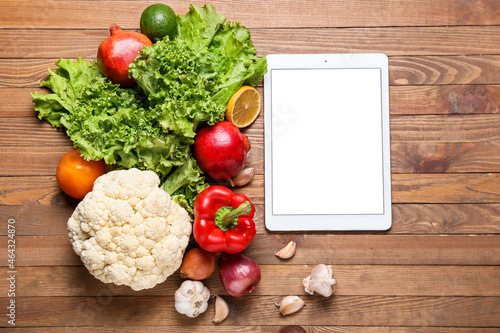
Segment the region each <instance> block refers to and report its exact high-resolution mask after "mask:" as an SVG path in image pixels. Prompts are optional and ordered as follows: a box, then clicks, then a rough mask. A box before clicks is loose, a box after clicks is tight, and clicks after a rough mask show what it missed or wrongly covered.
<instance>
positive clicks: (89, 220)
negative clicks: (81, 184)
mask: <svg viewBox="0 0 500 333" xmlns="http://www.w3.org/2000/svg"><path fill="white" fill-rule="evenodd" d="M159 184H160V179H159V178H158V176H157V175H156V173H154V172H152V171H140V170H138V169H130V170H117V171H111V172H109V173H107V174H105V175H103V176H101V177H99V178H98V179H97V180H96V181H95V183H94V189H93V190H92V192H90V193H89V194H88V195H87V196H86V197H85V198H84V199H83V200H82V201H81V202H80V203H79V204H78V206H77V207H76V209H75V211H74V212H73V215H72V216H71V217H70V218H69V220H68V232H69V239H70V242H71V244H72V246H73V249H74V251H75V253H76V254H78V255H79V256H80V258H81V259H82V261H83V263H84V264H85V267H87V269H88V270H89V272H90V273H91V274H93V275H94V276H95V277H96V278H97V279H99V280H101V281H103V282H105V283H115V284H117V285H127V286H130V287H131V288H132V289H133V290H142V289H147V288H153V287H154V286H156V285H157V284H159V283H162V282H164V281H165V280H166V279H167V277H168V276H170V275H172V273H174V272H175V271H176V270H177V269H178V268H179V267H180V265H181V262H182V257H183V255H184V251H185V250H186V247H187V245H188V242H189V236H190V235H191V231H192V227H191V221H190V218H189V214H188V213H187V211H186V210H185V209H184V208H182V207H181V206H179V205H178V204H177V203H175V202H174V201H172V200H171V198H170V196H169V195H168V193H166V192H165V191H163V190H162V189H160V188H159Z"/></svg>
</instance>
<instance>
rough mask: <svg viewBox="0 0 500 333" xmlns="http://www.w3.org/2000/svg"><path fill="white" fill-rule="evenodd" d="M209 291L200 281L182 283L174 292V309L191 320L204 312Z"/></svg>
mask: <svg viewBox="0 0 500 333" xmlns="http://www.w3.org/2000/svg"><path fill="white" fill-rule="evenodd" d="M209 298H210V290H208V288H207V287H205V286H204V285H203V283H201V282H200V281H191V280H186V281H184V282H183V283H182V284H181V286H180V287H179V289H177V291H176V292H175V309H176V310H177V312H179V313H181V314H185V315H186V316H188V317H190V318H193V317H196V316H198V315H199V314H200V313H203V312H205V310H206V309H207V307H208V299H209Z"/></svg>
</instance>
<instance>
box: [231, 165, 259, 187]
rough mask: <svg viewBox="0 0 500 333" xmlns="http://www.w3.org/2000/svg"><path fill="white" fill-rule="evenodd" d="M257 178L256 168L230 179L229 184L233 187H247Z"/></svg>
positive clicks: (247, 169) (243, 171) (244, 170)
mask: <svg viewBox="0 0 500 333" xmlns="http://www.w3.org/2000/svg"><path fill="white" fill-rule="evenodd" d="M254 176H255V169H254V168H246V169H243V170H242V171H241V172H240V173H239V174H237V175H236V176H235V177H234V178H232V179H231V178H230V179H229V183H230V184H231V186H232V187H235V186H245V185H246V184H248V183H250V182H251V181H252V179H253V177H254Z"/></svg>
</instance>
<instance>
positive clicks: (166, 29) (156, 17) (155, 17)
mask: <svg viewBox="0 0 500 333" xmlns="http://www.w3.org/2000/svg"><path fill="white" fill-rule="evenodd" d="M141 32H142V33H143V34H145V35H146V36H148V38H149V39H151V41H152V42H153V43H155V42H157V41H159V40H162V39H163V37H165V36H169V38H170V40H172V39H173V38H174V37H175V35H176V34H177V17H176V16H175V13H174V11H173V9H172V8H170V7H169V6H167V5H164V4H161V3H157V4H154V5H151V6H149V7H147V8H146V9H144V11H143V12H142V15H141Z"/></svg>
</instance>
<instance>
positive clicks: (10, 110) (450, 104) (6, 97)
mask: <svg viewBox="0 0 500 333" xmlns="http://www.w3.org/2000/svg"><path fill="white" fill-rule="evenodd" d="M499 40H500V38H499ZM257 90H258V91H259V93H260V94H261V95H262V96H263V89H262V87H261V86H260V87H258V88H257ZM34 91H37V92H39V93H42V94H44V93H48V91H47V90H45V89H38V88H2V89H0V99H2V100H3V101H4V103H2V104H0V118H11V117H36V116H37V112H36V111H34V109H33V107H34V104H33V103H32V102H31V93H32V92H34ZM389 98H390V102H389V106H390V113H391V115H414V114H415V115H416V114H422V115H425V114H427V115H430V114H478V113H499V112H500V111H499V110H500V107H499V105H500V86H498V85H435V86H392V87H391V88H390V95H389Z"/></svg>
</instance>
